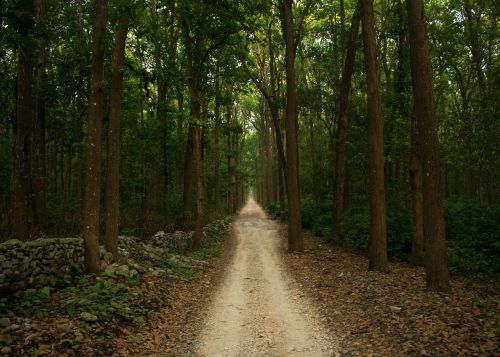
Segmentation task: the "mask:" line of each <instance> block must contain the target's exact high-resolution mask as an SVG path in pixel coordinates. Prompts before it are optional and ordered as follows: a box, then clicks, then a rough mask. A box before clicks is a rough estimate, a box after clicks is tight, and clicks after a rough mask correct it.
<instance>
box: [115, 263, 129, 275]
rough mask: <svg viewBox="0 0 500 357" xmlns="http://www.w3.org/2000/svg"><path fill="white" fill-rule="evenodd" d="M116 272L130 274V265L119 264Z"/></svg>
mask: <svg viewBox="0 0 500 357" xmlns="http://www.w3.org/2000/svg"><path fill="white" fill-rule="evenodd" d="M116 272H117V273H119V274H124V275H128V274H129V268H128V265H120V266H118V268H116Z"/></svg>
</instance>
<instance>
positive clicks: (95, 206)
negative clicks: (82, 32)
mask: <svg viewBox="0 0 500 357" xmlns="http://www.w3.org/2000/svg"><path fill="white" fill-rule="evenodd" d="M106 7H107V0H95V2H94V11H93V23H92V69H91V76H90V96H89V109H88V126H87V145H86V151H85V152H86V158H85V196H84V208H83V239H84V245H85V268H86V270H87V272H89V273H96V272H98V271H99V270H100V257H99V228H100V225H99V212H100V205H99V203H100V202H99V201H100V182H101V127H102V116H103V75H104V74H103V69H104V67H103V63H104V38H105V34H106V12H107V9H106Z"/></svg>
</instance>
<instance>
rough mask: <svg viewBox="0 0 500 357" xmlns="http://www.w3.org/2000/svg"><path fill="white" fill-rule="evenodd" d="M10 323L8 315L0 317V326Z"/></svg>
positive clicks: (7, 325) (6, 325)
mask: <svg viewBox="0 0 500 357" xmlns="http://www.w3.org/2000/svg"><path fill="white" fill-rule="evenodd" d="M10 324H11V322H10V319H9V318H8V317H0V326H2V327H4V328H6V327H9V326H10Z"/></svg>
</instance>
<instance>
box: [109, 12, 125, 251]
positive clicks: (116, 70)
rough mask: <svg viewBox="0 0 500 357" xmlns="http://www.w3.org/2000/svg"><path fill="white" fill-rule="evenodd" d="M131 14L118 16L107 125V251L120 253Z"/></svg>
mask: <svg viewBox="0 0 500 357" xmlns="http://www.w3.org/2000/svg"><path fill="white" fill-rule="evenodd" d="M127 27H128V16H127V15H126V14H123V15H122V16H121V17H120V19H119V20H118V27H117V29H116V32H115V47H114V49H113V62H112V64H111V85H110V95H109V128H108V175H107V181H106V240H105V246H106V250H107V251H108V252H111V253H112V254H113V255H114V256H115V257H116V256H117V254H118V228H119V221H120V121H121V112H122V93H123V63H124V60H125V41H126V39H127V30H128V28H127Z"/></svg>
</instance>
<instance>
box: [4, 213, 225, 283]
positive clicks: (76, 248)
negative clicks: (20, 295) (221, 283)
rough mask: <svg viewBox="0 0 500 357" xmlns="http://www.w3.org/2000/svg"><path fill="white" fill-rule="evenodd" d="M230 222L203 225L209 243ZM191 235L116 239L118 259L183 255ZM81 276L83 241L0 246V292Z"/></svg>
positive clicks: (47, 240)
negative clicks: (146, 239)
mask: <svg viewBox="0 0 500 357" xmlns="http://www.w3.org/2000/svg"><path fill="white" fill-rule="evenodd" d="M228 224H229V219H224V220H218V221H214V222H212V223H209V224H208V225H206V226H205V227H204V229H203V231H204V236H205V238H206V239H209V238H210V237H211V236H214V235H215V234H219V233H222V232H224V231H225V230H226V229H227V227H228ZM192 239H193V232H182V231H177V232H175V233H165V232H163V231H160V232H158V233H156V234H155V235H154V236H153V237H152V238H151V239H150V240H148V242H147V243H143V242H141V240H139V239H137V238H135V237H126V236H120V237H119V255H121V256H123V257H124V258H132V259H134V260H136V261H144V260H152V259H153V258H154V259H160V258H161V255H162V252H164V251H168V252H171V253H178V254H182V253H184V252H185V251H186V250H187V249H189V248H190V247H191V244H192ZM101 260H102V264H103V268H104V267H105V266H106V265H108V264H110V263H111V262H110V261H109V253H107V252H106V251H105V250H104V248H103V247H101ZM83 273H84V248H83V239H82V238H42V239H38V240H34V241H29V242H21V241H18V240H10V241H7V242H5V243H0V292H10V293H12V292H16V291H19V290H25V289H28V288H41V287H44V286H54V285H56V284H57V283H58V282H60V281H62V280H64V278H65V276H78V275H82V274H83Z"/></svg>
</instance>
